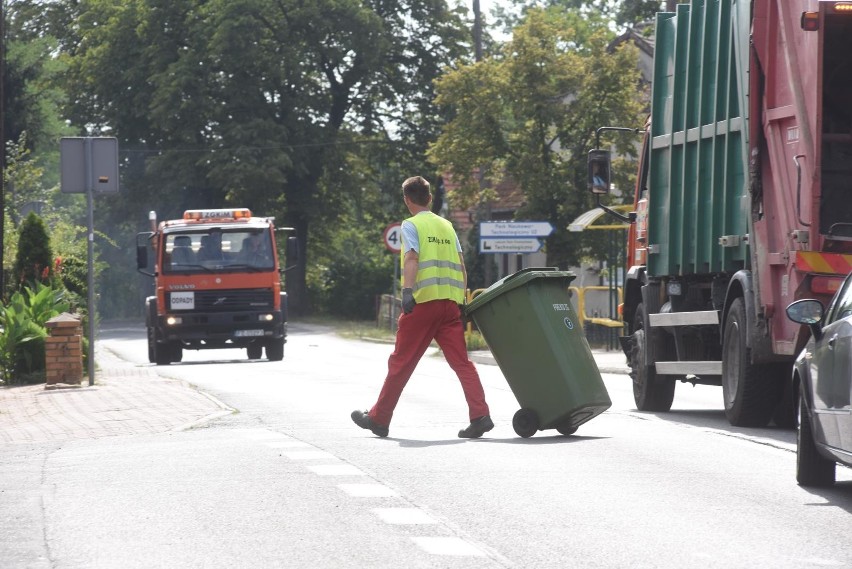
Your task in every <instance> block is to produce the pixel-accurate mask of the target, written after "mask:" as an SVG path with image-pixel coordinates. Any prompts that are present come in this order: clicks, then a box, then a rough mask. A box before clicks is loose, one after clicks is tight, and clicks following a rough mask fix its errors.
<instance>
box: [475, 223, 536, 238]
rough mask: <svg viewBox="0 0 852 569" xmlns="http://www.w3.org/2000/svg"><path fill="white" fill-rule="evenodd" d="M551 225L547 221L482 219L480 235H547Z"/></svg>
mask: <svg viewBox="0 0 852 569" xmlns="http://www.w3.org/2000/svg"><path fill="white" fill-rule="evenodd" d="M551 233H553V226H552V225H550V223H548V222H547V221H483V222H480V224H479V236H480V237H547V236H548V235H550V234H551Z"/></svg>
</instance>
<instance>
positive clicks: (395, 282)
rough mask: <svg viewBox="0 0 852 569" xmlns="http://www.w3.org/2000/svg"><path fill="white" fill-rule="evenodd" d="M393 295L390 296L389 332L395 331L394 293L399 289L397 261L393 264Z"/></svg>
mask: <svg viewBox="0 0 852 569" xmlns="http://www.w3.org/2000/svg"><path fill="white" fill-rule="evenodd" d="M392 290H393V296H392V297H391V306H390V318H391V321H390V329H391V332H396V294H397V292H398V291H399V263H394V264H393V289H392Z"/></svg>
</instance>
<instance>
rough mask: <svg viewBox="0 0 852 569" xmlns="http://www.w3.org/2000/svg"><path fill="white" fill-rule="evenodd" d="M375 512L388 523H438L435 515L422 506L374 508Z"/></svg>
mask: <svg viewBox="0 0 852 569" xmlns="http://www.w3.org/2000/svg"><path fill="white" fill-rule="evenodd" d="M373 512H374V513H375V514H377V515H378V516H379V517H380V518H381V519H382V521H383V522H385V523H386V524H394V525H408V524H435V523H438V522H437V521H436V520H435V519H434V518H433V517H431V516H430V515H429V514H427V513H426V512H424V511H423V510H421V509H420V508H373Z"/></svg>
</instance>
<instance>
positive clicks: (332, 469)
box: [307, 464, 366, 476]
mask: <svg viewBox="0 0 852 569" xmlns="http://www.w3.org/2000/svg"><path fill="white" fill-rule="evenodd" d="M307 468H308V470H310V471H311V472H314V473H316V474H319V475H320V476H366V474H364V472H363V471H361V470H359V469H358V468H355V467H354V466H352V465H351V464H312V465H310V466H308V467H307Z"/></svg>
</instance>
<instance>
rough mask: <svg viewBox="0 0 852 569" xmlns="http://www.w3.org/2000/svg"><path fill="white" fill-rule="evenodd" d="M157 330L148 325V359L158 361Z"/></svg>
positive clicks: (152, 361)
mask: <svg viewBox="0 0 852 569" xmlns="http://www.w3.org/2000/svg"><path fill="white" fill-rule="evenodd" d="M156 334H157V332H156V330H155V329H154V328H153V327H148V361H149V362H151V363H154V362H156V361H157V335H156Z"/></svg>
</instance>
